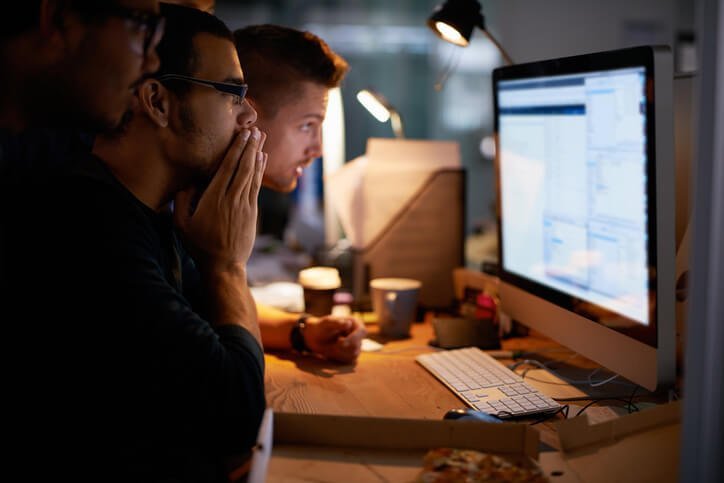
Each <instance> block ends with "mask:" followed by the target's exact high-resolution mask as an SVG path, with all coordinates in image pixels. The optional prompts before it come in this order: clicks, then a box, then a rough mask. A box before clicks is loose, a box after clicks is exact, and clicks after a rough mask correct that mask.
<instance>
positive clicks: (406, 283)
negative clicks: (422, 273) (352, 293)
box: [370, 278, 422, 290]
mask: <svg viewBox="0 0 724 483" xmlns="http://www.w3.org/2000/svg"><path fill="white" fill-rule="evenodd" d="M421 286H422V282H420V281H419V280H415V279H414V278H375V279H373V280H371V281H370V287H372V288H378V289H382V290H414V289H418V288H420V287H421Z"/></svg>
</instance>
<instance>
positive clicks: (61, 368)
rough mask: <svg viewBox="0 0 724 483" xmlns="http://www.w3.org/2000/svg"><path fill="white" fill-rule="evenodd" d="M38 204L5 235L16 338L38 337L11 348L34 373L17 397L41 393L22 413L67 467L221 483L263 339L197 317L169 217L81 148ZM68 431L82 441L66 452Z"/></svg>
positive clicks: (259, 374) (257, 412)
mask: <svg viewBox="0 0 724 483" xmlns="http://www.w3.org/2000/svg"><path fill="white" fill-rule="evenodd" d="M37 201H38V202H34V203H33V205H32V207H30V208H28V216H27V217H25V223H24V225H23V227H22V228H20V229H18V228H16V230H15V232H14V235H13V236H12V238H13V239H14V240H15V243H13V244H12V250H13V251H14V252H15V255H14V256H13V257H11V258H12V262H11V265H12V266H11V269H10V273H11V274H14V275H15V276H14V277H13V283H14V288H13V292H14V294H15V297H14V298H15V302H16V306H17V307H18V308H20V309H21V310H20V311H21V312H22V309H24V310H25V312H26V313H25V315H24V318H25V320H24V321H23V322H24V323H29V324H30V325H29V326H26V327H25V328H24V329H21V330H20V332H21V334H22V337H21V338H27V337H33V338H34V339H35V343H34V344H33V347H34V350H32V351H30V352H29V353H19V354H18V359H19V365H20V366H22V367H23V370H24V371H25V372H24V373H23V377H22V378H23V379H27V380H29V381H33V382H32V383H29V384H32V385H35V384H37V383H38V380H41V381H43V382H42V384H43V386H42V387H43V390H41V391H38V389H37V387H25V389H26V391H24V392H23V394H26V395H27V394H30V395H35V397H33V398H34V399H35V398H36V397H37V396H38V394H36V393H37V392H40V393H42V394H45V395H48V393H49V395H50V396H51V399H50V401H49V402H50V404H49V405H48V406H50V408H49V409H48V406H44V407H43V409H42V410H41V411H42V413H41V415H40V416H39V417H32V416H30V415H28V414H25V413H26V412H27V411H21V412H20V414H21V415H22V416H23V417H25V418H28V421H29V423H30V424H31V425H32V426H38V427H41V426H43V428H40V429H39V432H40V434H41V435H44V434H46V432H47V436H48V440H47V442H48V444H49V445H50V447H52V448H55V451H57V453H53V454H57V455H58V459H60V460H61V461H62V465H63V469H64V471H65V470H66V469H67V470H68V471H69V472H70V474H71V475H73V474H74V472H79V474H82V475H83V476H89V477H90V478H93V476H94V474H95V476H97V477H98V481H101V480H102V481H108V480H111V479H113V480H118V481H122V480H125V481H222V480H223V475H224V474H225V472H226V471H227V469H228V468H226V466H225V464H226V462H227V461H228V459H229V457H231V456H235V455H238V454H240V453H243V452H245V451H247V450H248V449H249V448H250V447H251V446H252V445H253V443H254V439H255V436H256V433H257V430H258V427H259V423H260V421H261V417H262V414H263V410H264V408H265V398H264V359H263V352H262V349H261V347H260V346H259V344H258V343H257V342H256V340H255V339H254V338H253V337H252V335H251V334H250V333H249V332H248V331H246V330H245V329H243V328H241V327H238V326H235V325H222V326H212V325H211V324H210V323H209V322H208V321H207V320H205V319H204V317H203V313H202V312H201V310H200V309H199V308H198V306H197V305H193V304H192V303H191V302H190V301H189V297H187V294H186V293H184V288H183V287H184V285H186V289H187V290H188V288H189V287H188V282H189V281H191V280H198V277H197V276H196V274H194V273H193V263H192V262H191V260H190V259H188V257H187V256H186V255H185V253H184V251H183V249H182V247H181V246H180V244H179V242H178V240H177V238H176V236H175V234H174V230H173V227H172V224H171V222H170V218H169V217H168V216H166V215H159V214H157V213H155V212H153V211H152V210H150V209H149V208H147V207H146V206H145V205H143V204H142V203H141V202H140V201H138V200H137V199H136V198H135V197H134V196H133V195H132V194H131V193H130V192H129V191H127V190H126V189H125V188H124V187H123V186H122V185H121V184H120V183H119V182H118V181H117V180H116V179H115V178H114V177H113V176H112V174H111V173H110V172H109V171H108V170H107V169H106V168H105V166H104V165H103V163H102V162H101V161H100V160H99V159H98V158H96V157H94V156H91V155H86V156H83V157H82V158H81V159H80V160H79V162H78V165H77V166H76V168H74V169H73V170H72V171H71V173H70V174H68V175H65V176H61V177H59V178H55V179H54V180H52V181H51V182H50V183H48V184H47V185H45V186H44V187H43V188H42V193H40V194H39V197H38V198H37ZM21 233H22V234H23V235H22V236H23V237H27V238H28V240H27V241H28V243H27V244H25V245H23V244H22V243H17V240H19V239H21V237H20V236H19V234H21ZM32 240H35V242H33V241H32ZM181 267H184V270H185V271H186V272H187V274H186V277H185V278H186V279H187V280H186V283H185V284H184V283H183V281H182V279H181V278H182V277H181V276H180V274H181ZM29 306H31V307H32V310H31V311H29V312H28V311H27V309H28V307H29ZM22 317H23V316H21V318H22ZM61 320H63V321H67V322H63V323H62V324H61V322H60V321H61ZM59 324H60V325H59ZM21 352H24V351H21ZM23 397H27V396H23ZM23 397H21V398H20V399H19V400H18V402H19V403H20V404H22V401H24V399H23ZM31 406H32V404H31ZM46 428H47V429H46ZM65 438H68V440H70V439H73V440H74V441H79V442H80V444H79V445H71V446H68V447H63V446H62V445H63V441H65ZM46 448H47V447H46ZM46 453H47V452H46ZM61 455H62V456H61ZM53 459H54V458H52V459H51V461H52V460H53ZM98 471H101V472H102V473H101V474H100V475H99V474H97V472H98ZM86 473H90V475H86ZM56 474H57V473H56V472H54V471H52V472H51V473H50V475H56ZM71 479H72V477H71Z"/></svg>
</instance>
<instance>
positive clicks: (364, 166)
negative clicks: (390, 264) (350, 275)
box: [324, 138, 460, 249]
mask: <svg viewBox="0 0 724 483" xmlns="http://www.w3.org/2000/svg"><path fill="white" fill-rule="evenodd" d="M450 168H452V169H459V168H460V151H459V146H458V143H457V142H453V141H431V140H411V139H388V138H370V139H369V141H368V143H367V153H366V155H364V156H360V157H358V158H356V159H354V160H352V161H349V162H348V163H346V164H345V165H344V166H342V167H341V168H340V169H338V170H337V171H335V172H334V173H332V174H331V175H329V176H327V177H326V178H325V185H324V186H325V189H326V190H327V193H329V199H330V200H332V204H333V206H334V209H335V211H336V213H337V216H338V217H339V221H340V224H341V225H342V228H343V229H344V231H345V234H346V236H347V238H348V239H349V241H350V242H351V243H352V246H353V247H354V248H357V249H362V248H365V247H367V246H369V244H370V243H372V242H373V241H374V240H375V239H376V238H377V237H378V236H379V235H380V233H381V232H382V231H383V230H384V229H385V228H386V227H387V226H388V225H389V223H390V222H391V221H392V220H394V219H395V218H396V217H397V216H399V214H400V212H401V210H403V209H404V208H405V206H406V205H407V203H408V202H409V201H410V200H411V199H412V198H413V197H414V196H415V194H416V193H417V192H418V191H419V190H420V189H421V188H422V186H423V185H425V183H426V182H427V181H428V180H429V179H430V178H431V177H432V176H433V175H434V173H436V172H438V171H440V170H444V169H450Z"/></svg>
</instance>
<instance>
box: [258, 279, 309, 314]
mask: <svg viewBox="0 0 724 483" xmlns="http://www.w3.org/2000/svg"><path fill="white" fill-rule="evenodd" d="M250 290H251V294H252V296H253V297H254V300H255V301H256V302H258V303H262V304H264V305H269V306H270V307H274V308H277V309H280V310H286V311H288V312H304V290H303V289H302V286H301V285H299V284H298V283H294V282H273V283H270V284H267V285H263V286H260V287H251V288H250Z"/></svg>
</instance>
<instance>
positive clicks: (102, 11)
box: [88, 4, 165, 55]
mask: <svg viewBox="0 0 724 483" xmlns="http://www.w3.org/2000/svg"><path fill="white" fill-rule="evenodd" d="M88 13H91V14H95V15H105V16H110V17H118V18H122V19H125V20H128V21H129V22H130V23H131V24H132V25H133V28H134V29H135V30H137V31H138V32H141V33H143V55H148V51H149V49H150V48H151V46H154V47H155V46H156V45H158V43H159V42H160V41H161V37H163V31H164V26H165V20H164V18H163V17H162V16H161V15H159V14H157V13H154V12H148V11H145V10H138V9H135V8H129V7H124V6H122V5H112V4H110V5H109V4H95V5H93V6H92V7H91V11H90V12H88Z"/></svg>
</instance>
